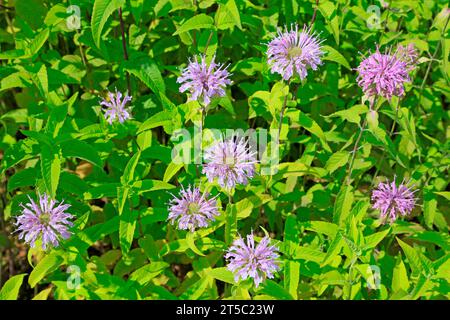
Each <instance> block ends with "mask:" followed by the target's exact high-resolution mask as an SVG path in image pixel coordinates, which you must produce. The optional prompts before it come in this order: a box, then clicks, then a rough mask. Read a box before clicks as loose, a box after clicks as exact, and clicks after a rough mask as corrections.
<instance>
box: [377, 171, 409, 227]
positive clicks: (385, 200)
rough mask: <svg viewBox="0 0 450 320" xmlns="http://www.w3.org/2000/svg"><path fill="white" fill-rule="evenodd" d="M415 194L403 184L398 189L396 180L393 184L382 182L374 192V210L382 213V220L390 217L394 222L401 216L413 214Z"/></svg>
mask: <svg viewBox="0 0 450 320" xmlns="http://www.w3.org/2000/svg"><path fill="white" fill-rule="evenodd" d="M414 192H415V191H411V189H410V188H408V187H407V186H406V185H404V184H403V183H401V184H400V185H399V186H398V187H397V185H396V183H395V179H394V181H392V182H391V183H389V182H388V183H383V182H381V183H380V184H379V185H378V188H377V189H375V190H374V191H373V192H372V201H373V202H374V204H373V208H374V209H379V210H380V211H381V218H383V219H384V218H386V217H387V216H389V218H390V221H391V222H394V221H395V220H396V219H397V218H398V217H399V216H406V215H408V214H410V213H411V211H412V209H413V208H414V205H415V202H416V199H415V198H414Z"/></svg>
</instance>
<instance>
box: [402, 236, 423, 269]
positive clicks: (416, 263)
mask: <svg viewBox="0 0 450 320" xmlns="http://www.w3.org/2000/svg"><path fill="white" fill-rule="evenodd" d="M397 242H398V244H399V245H400V247H402V249H403V252H404V253H405V255H406V258H407V259H408V262H409V266H410V267H411V270H412V272H413V275H414V276H418V275H419V274H420V273H421V272H422V270H423V267H422V264H421V262H420V256H419V254H418V253H417V251H416V250H414V248H413V247H411V246H409V245H408V244H407V243H405V242H403V241H402V240H400V239H399V238H397Z"/></svg>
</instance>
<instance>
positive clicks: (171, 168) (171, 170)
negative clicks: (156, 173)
mask: <svg viewBox="0 0 450 320" xmlns="http://www.w3.org/2000/svg"><path fill="white" fill-rule="evenodd" d="M181 168H183V164H182V163H180V164H177V163H173V162H171V163H170V164H169V165H168V166H167V168H166V171H165V172H164V177H163V181H164V182H169V181H170V179H172V177H173V176H174V175H175V174H176V173H177V172H178V171H180V169H181Z"/></svg>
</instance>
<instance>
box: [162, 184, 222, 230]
mask: <svg viewBox="0 0 450 320" xmlns="http://www.w3.org/2000/svg"><path fill="white" fill-rule="evenodd" d="M208 196H209V194H208V193H204V194H202V193H201V192H200V189H199V188H194V187H191V186H189V187H188V189H182V190H181V192H180V198H177V197H175V196H174V198H173V199H172V200H171V201H170V207H169V217H168V220H170V221H171V222H172V224H175V222H178V229H180V230H185V229H189V230H190V231H191V232H193V231H194V230H195V229H196V228H202V227H207V226H208V224H209V222H211V221H213V220H214V219H215V217H216V216H218V215H219V212H218V210H217V201H216V198H215V197H214V198H209V199H208Z"/></svg>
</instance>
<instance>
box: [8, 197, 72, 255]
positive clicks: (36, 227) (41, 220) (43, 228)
mask: <svg viewBox="0 0 450 320" xmlns="http://www.w3.org/2000/svg"><path fill="white" fill-rule="evenodd" d="M28 198H29V199H30V202H29V203H27V204H26V205H23V204H20V206H21V207H22V208H23V210H22V214H21V215H20V216H18V217H17V220H16V223H15V225H16V226H18V228H17V230H16V232H19V239H24V240H25V242H27V243H29V244H30V245H31V247H34V246H35V243H36V240H37V239H38V238H39V237H41V239H42V248H43V249H44V250H45V249H46V248H47V246H48V245H52V246H53V247H57V246H58V245H59V239H60V238H63V239H68V238H69V237H70V235H71V232H70V231H69V229H68V227H71V226H73V223H72V222H70V221H69V219H72V218H73V216H72V215H71V214H70V213H67V212H65V211H66V210H67V209H68V208H69V207H70V204H63V202H64V201H63V202H61V203H59V204H58V205H56V204H57V203H58V201H56V200H52V199H50V198H49V197H48V195H47V194H45V193H44V194H43V195H42V196H41V195H39V205H38V204H36V203H35V202H34V201H33V199H31V198H30V197H28Z"/></svg>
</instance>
